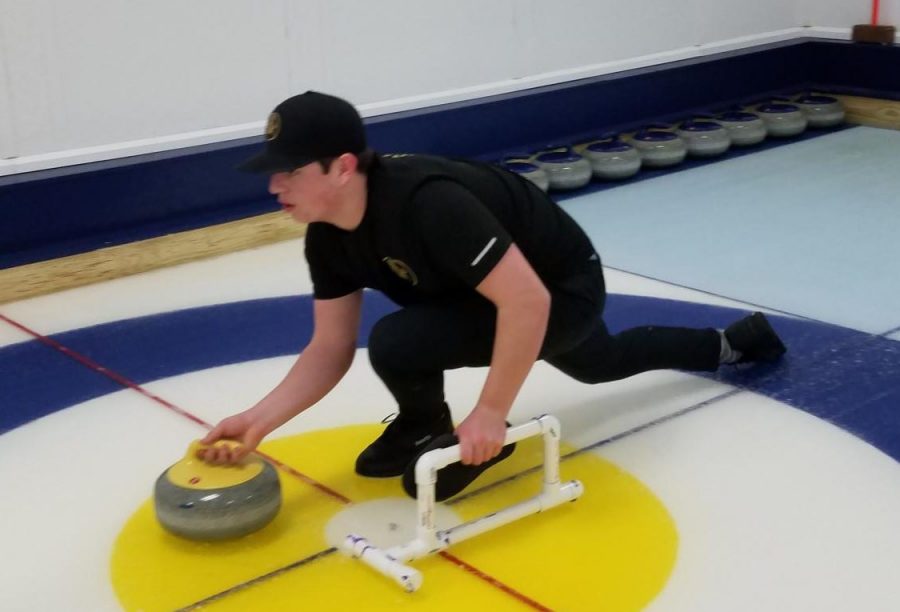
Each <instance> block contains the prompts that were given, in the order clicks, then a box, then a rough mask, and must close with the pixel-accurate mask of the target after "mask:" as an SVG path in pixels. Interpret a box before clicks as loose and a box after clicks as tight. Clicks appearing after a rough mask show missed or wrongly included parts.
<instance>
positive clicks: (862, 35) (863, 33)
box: [853, 25, 896, 45]
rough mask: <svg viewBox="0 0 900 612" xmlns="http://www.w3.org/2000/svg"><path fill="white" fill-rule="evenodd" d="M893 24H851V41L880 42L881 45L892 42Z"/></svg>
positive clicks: (894, 31)
mask: <svg viewBox="0 0 900 612" xmlns="http://www.w3.org/2000/svg"><path fill="white" fill-rule="evenodd" d="M895 33H896V30H895V28H894V26H886V25H855V26H853V42H866V43H880V44H882V45H892V44H894V34H895Z"/></svg>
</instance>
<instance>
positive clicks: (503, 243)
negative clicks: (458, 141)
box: [413, 180, 512, 287]
mask: <svg viewBox="0 0 900 612" xmlns="http://www.w3.org/2000/svg"><path fill="white" fill-rule="evenodd" d="M413 206H414V210H415V211H416V213H417V215H416V216H417V221H418V224H419V229H420V231H421V237H422V240H423V243H424V245H425V251H426V253H427V255H428V258H429V260H430V261H431V262H432V263H434V265H435V266H436V267H437V268H439V269H440V270H441V271H443V272H445V273H448V274H451V275H453V276H454V277H456V278H458V279H460V280H462V281H463V282H464V283H465V284H467V285H468V286H470V287H476V286H477V285H478V284H479V283H480V282H481V281H482V280H484V278H485V277H486V276H487V275H488V273H489V272H490V271H491V270H493V269H494V266H496V265H497V263H498V262H499V261H500V258H501V257H503V255H504V254H505V253H506V251H507V250H508V249H509V246H510V245H511V244H512V238H511V237H510V235H509V233H508V232H507V231H506V229H504V227H503V226H502V225H501V223H500V221H499V220H498V219H497V218H496V217H495V216H494V214H493V213H492V212H491V211H490V209H488V207H487V206H486V205H485V204H484V203H482V202H481V201H480V200H479V199H478V198H477V197H476V196H475V195H474V194H473V193H472V192H471V191H469V190H468V189H466V188H465V187H463V186H462V185H459V184H458V183H455V182H453V181H449V180H435V181H432V182H430V183H427V184H426V185H424V186H423V187H422V188H421V189H419V191H418V192H417V193H416V195H415V197H414V199H413Z"/></svg>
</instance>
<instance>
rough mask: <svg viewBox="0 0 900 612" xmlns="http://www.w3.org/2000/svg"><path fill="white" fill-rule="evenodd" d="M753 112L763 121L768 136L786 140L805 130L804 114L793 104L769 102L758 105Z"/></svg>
mask: <svg viewBox="0 0 900 612" xmlns="http://www.w3.org/2000/svg"><path fill="white" fill-rule="evenodd" d="M755 110H756V112H757V113H759V116H760V117H762V120H763V121H765V123H766V131H767V132H768V134H769V136H774V137H776V138H787V137H790V136H796V135H797V134H801V133H803V131H805V130H806V126H807V120H806V114H805V113H804V112H803V111H802V110H800V107H798V106H797V105H795V104H788V103H786V102H770V103H767V104H760V105H759V106H757V107H756V109H755Z"/></svg>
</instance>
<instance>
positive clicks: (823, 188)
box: [563, 127, 900, 334]
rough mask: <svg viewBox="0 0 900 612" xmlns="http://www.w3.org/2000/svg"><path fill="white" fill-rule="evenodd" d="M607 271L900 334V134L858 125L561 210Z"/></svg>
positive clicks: (611, 191)
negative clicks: (581, 232)
mask: <svg viewBox="0 0 900 612" xmlns="http://www.w3.org/2000/svg"><path fill="white" fill-rule="evenodd" d="M563 206H564V208H565V209H566V210H567V211H568V212H569V213H570V214H571V215H572V216H574V217H575V219H576V220H577V221H578V222H579V223H580V224H581V225H582V226H583V227H584V228H585V229H586V230H587V231H588V233H589V234H590V236H591V238H592V240H593V241H594V244H595V246H596V247H597V249H598V251H599V252H600V254H601V256H602V258H603V261H604V263H605V264H606V265H608V266H612V267H615V268H619V269H622V270H627V271H629V272H634V273H638V274H642V275H645V276H649V277H653V278H657V279H660V280H664V281H668V282H671V283H675V284H678V285H684V286H687V287H693V288H696V289H701V290H704V291H709V292H712V293H716V294H719V295H724V296H727V297H731V298H734V299H738V300H742V301H746V302H751V303H754V304H759V305H762V306H766V307H769V308H773V309H776V310H782V311H785V312H789V313H794V314H797V315H802V316H806V317H811V318H814V319H818V320H821V321H827V322H830V323H836V324H838V325H843V326H846V327H851V328H854V329H859V330H862V331H866V332H870V333H875V334H883V333H885V332H887V331H889V330H894V331H896V330H897V329H898V328H900V132H898V131H893V130H882V129H875V128H867V127H856V128H852V129H848V130H843V131H841V132H836V133H832V134H828V135H826V136H822V137H820V138H814V139H810V140H806V141H803V142H796V143H792V144H788V145H785V146H780V147H775V148H771V149H766V150H763V151H760V152H759V153H755V154H752V155H745V156H742V157H736V158H732V159H728V158H726V159H723V160H721V161H719V162H716V163H712V164H708V165H705V166H701V167H698V168H693V169H690V170H684V171H682V172H674V173H671V174H666V175H662V176H659V177H657V178H653V179H650V180H646V181H641V182H637V183H632V184H627V185H623V186H621V187H618V188H615V189H608V190H605V191H600V192H595V193H591V194H586V195H584V196H581V197H576V198H572V199H570V200H568V201H566V202H564V203H563Z"/></svg>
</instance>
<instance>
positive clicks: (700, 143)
mask: <svg viewBox="0 0 900 612" xmlns="http://www.w3.org/2000/svg"><path fill="white" fill-rule="evenodd" d="M675 133H676V134H678V136H680V137H681V139H682V140H684V144H685V146H686V147H687V152H688V155H691V156H693V157H716V156H717V155H722V154H723V153H725V151H727V150H728V149H730V148H731V136H729V135H728V130H726V129H725V128H724V127H722V125H720V124H719V123H717V122H715V121H712V120H710V119H691V120H689V121H685V122H684V123H682V124H681V125H680V126H679V127H678V129H677V130H676V132H675Z"/></svg>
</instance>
